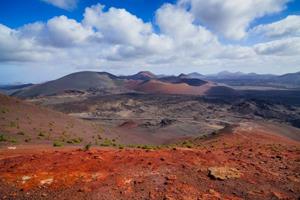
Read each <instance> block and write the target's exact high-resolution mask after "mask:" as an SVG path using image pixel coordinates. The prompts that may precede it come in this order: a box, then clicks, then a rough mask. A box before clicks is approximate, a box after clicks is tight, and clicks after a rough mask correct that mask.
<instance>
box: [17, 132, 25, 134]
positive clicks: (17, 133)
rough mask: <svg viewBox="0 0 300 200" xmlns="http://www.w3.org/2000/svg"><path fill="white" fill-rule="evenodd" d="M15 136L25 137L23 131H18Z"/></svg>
mask: <svg viewBox="0 0 300 200" xmlns="http://www.w3.org/2000/svg"><path fill="white" fill-rule="evenodd" d="M17 135H25V133H24V132H23V131H19V132H17Z"/></svg>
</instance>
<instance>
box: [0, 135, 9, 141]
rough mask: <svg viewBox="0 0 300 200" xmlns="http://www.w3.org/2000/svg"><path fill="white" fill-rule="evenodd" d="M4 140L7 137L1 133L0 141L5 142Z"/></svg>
mask: <svg viewBox="0 0 300 200" xmlns="http://www.w3.org/2000/svg"><path fill="white" fill-rule="evenodd" d="M6 141H7V138H6V137H5V136H4V135H3V134H0V142H6Z"/></svg>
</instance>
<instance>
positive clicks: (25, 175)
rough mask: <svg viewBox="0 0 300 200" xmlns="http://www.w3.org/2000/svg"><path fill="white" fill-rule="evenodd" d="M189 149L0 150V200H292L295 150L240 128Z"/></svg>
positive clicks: (293, 144)
mask: <svg viewBox="0 0 300 200" xmlns="http://www.w3.org/2000/svg"><path fill="white" fill-rule="evenodd" d="M187 146H188V147H190V148H183V147H178V146H177V147H175V146H174V147H168V148H166V147H164V148H162V149H157V150H149V149H135V148H125V149H116V148H91V149H90V150H88V151H83V150H81V149H79V148H78V147H64V148H51V147H46V146H25V147H24V146H23V147H22V146H17V147H16V149H14V150H13V148H10V149H8V148H7V147H5V148H2V149H1V150H0V199H299V197H300V143H299V142H298V141H296V140H292V139H289V138H288V137H285V136H282V135H279V134H277V132H276V130H274V132H272V130H271V129H264V128H263V127H262V126H259V125H254V124H249V123H244V124H240V125H239V126H238V127H234V128H227V129H224V130H223V131H222V132H220V133H218V134H217V135H215V136H213V137H211V138H208V139H207V138H206V139H200V138H199V139H196V140H194V141H190V146H189V145H187Z"/></svg>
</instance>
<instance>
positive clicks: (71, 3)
mask: <svg viewBox="0 0 300 200" xmlns="http://www.w3.org/2000/svg"><path fill="white" fill-rule="evenodd" d="M41 1H44V2H46V3H49V4H51V5H53V6H56V7H58V8H62V9H65V10H72V9H74V8H76V6H77V3H78V1H79V0H41Z"/></svg>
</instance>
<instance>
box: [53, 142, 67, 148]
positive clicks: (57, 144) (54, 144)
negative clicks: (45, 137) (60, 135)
mask: <svg viewBox="0 0 300 200" xmlns="http://www.w3.org/2000/svg"><path fill="white" fill-rule="evenodd" d="M53 146H54V147H62V146H64V143H63V142H61V141H58V140H56V141H54V142H53Z"/></svg>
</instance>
